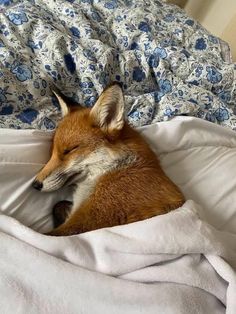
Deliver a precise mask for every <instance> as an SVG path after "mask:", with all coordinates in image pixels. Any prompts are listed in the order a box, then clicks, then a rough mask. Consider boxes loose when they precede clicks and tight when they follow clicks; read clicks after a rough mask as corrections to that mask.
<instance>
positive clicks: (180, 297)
mask: <svg viewBox="0 0 236 314" xmlns="http://www.w3.org/2000/svg"><path fill="white" fill-rule="evenodd" d="M141 131H142V132H143V134H144V136H146V137H147V139H148V140H149V141H150V143H151V144H152V146H153V149H154V150H156V151H157V152H158V154H159V155H160V159H161V162H162V165H163V167H164V168H165V170H166V172H167V173H168V175H169V176H170V177H171V178H172V179H173V180H174V181H175V182H177V183H178V185H179V186H180V187H181V189H182V190H183V191H184V193H185V195H186V197H187V198H190V197H192V198H193V199H194V200H195V201H198V202H199V203H201V205H203V206H202V207H200V206H198V205H196V203H194V202H193V201H187V202H186V203H185V204H184V206H183V207H182V208H180V209H178V210H176V211H174V212H171V213H169V214H167V215H163V216H159V217H154V218H152V219H149V220H145V221H141V222H137V223H133V224H130V225H125V226H118V227H114V228H109V229H103V230H97V231H93V232H89V233H85V234H82V235H77V236H71V237H66V238H54V237H46V236H44V235H41V234H39V233H37V232H36V231H33V230H32V229H30V228H27V227H25V226H24V225H23V224H21V223H20V222H18V221H17V220H15V219H14V218H11V217H8V216H6V215H0V241H1V246H0V309H1V311H0V312H1V313H3V314H12V313H22V314H25V313H27V314H28V313H30V314H31V313H32V314H34V313H40V314H44V313H50V314H54V313H55V314H60V313H61V314H65V313H66V314H67V313H68V314H72V313H88V314H90V313H92V314H93V313H95V314H96V313H98V314H103V313H108V314H112V313H129V314H130V313H145V314H146V313H147V314H149V313H181V314H182V313H186V314H187V313H188V314H189V313H191V314H192V313H204V314H205V313H225V311H226V313H232V314H235V312H236V298H235V296H236V273H235V269H236V221H235V213H236V202H235V200H236V195H235V194H236V192H235V191H236V189H235V184H236V182H235V179H234V178H235V174H234V172H233V170H232V169H234V167H235V162H236V159H235V158H236V156H235V155H236V154H235V148H236V138H235V133H234V132H232V131H230V130H225V129H223V128H221V127H218V126H215V125H213V124H210V123H207V122H204V121H201V120H198V119H192V118H185V119H181V120H179V119H177V120H174V121H172V122H168V123H159V124H156V125H152V126H148V127H144V128H142V129H141ZM1 132H5V133H4V136H2V137H1V138H0V168H1V177H0V196H1V197H0V209H1V210H2V213H5V214H8V215H13V216H15V217H17V218H18V219H19V220H21V221H22V222H24V224H27V225H30V226H33V227H34V229H38V230H39V229H40V230H43V229H45V228H48V227H49V226H50V218H49V213H50V210H51V206H52V204H53V202H55V201H56V199H59V198H63V197H64V195H61V192H60V194H59V195H58V194H38V193H37V192H34V191H32V190H31V188H30V183H31V182H32V180H33V174H34V173H35V172H36V171H37V170H38V169H39V168H40V167H41V166H42V164H43V163H44V162H45V161H46V159H47V158H48V155H47V154H46V152H47V149H48V147H49V144H50V135H46V134H44V133H41V132H38V131H37V132H34V131H20V132H17V131H14V130H11V131H7V130H6V131H1ZM16 132H17V133H16ZM27 132H29V133H28V135H27ZM2 134H3V133H2ZM13 134H14V136H13ZM29 135H30V136H29ZM17 137H18V138H17ZM11 144H12V145H11ZM26 147H30V148H31V150H27V149H26ZM16 161H17V162H16ZM33 161H34V162H33ZM10 182H11V185H10V184H8V183H10ZM204 221H207V222H210V223H211V224H213V225H214V226H215V227H216V228H214V227H212V226H210V225H209V224H207V223H206V222H204ZM217 229H221V230H222V231H219V230H217ZM223 230H224V231H223Z"/></svg>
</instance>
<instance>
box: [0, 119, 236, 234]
mask: <svg viewBox="0 0 236 314" xmlns="http://www.w3.org/2000/svg"><path fill="white" fill-rule="evenodd" d="M140 132H142V134H143V135H144V136H145V137H146V139H147V140H148V141H149V142H150V144H151V146H152V148H153V149H154V151H155V152H157V154H158V156H159V158H160V160H161V164H162V166H163V168H164V170H165V171H166V173H167V174H168V176H169V177H170V178H171V179H172V180H173V181H174V182H175V183H176V184H177V185H178V186H179V187H180V188H181V190H182V191H183V193H184V195H185V196H186V198H187V199H193V200H195V201H196V202H197V203H199V204H200V205H201V206H202V207H203V208H204V215H205V219H206V220H207V221H208V222H209V223H210V224H213V225H214V226H215V227H216V228H218V229H221V230H226V231H232V232H235V230H236V180H235V171H234V169H235V165H236V135H235V132H233V131H231V130H228V129H225V128H222V127H219V126H217V125H215V124H212V123H209V122H206V121H203V120H200V119H196V118H188V117H181V118H180V117H178V118H175V119H174V120H172V121H171V122H161V123H156V124H153V125H150V126H145V127H142V128H141V129H140ZM1 135H2V136H0V173H1V176H0V195H1V197H0V209H1V210H2V211H3V212H4V213H5V214H7V215H11V216H14V217H15V218H17V219H18V220H20V221H21V222H23V223H24V224H26V225H28V226H30V227H32V228H33V229H35V230H40V231H46V230H47V229H48V228H50V227H51V215H50V214H51V211H52V207H53V205H54V204H55V203H56V202H58V201H59V200H62V199H65V197H66V195H68V192H69V191H66V190H65V191H63V193H62V191H59V192H55V193H40V192H38V191H36V190H34V189H33V188H32V187H31V183H32V181H33V179H34V176H35V174H36V173H37V172H38V171H39V170H40V168H42V166H43V164H44V163H46V162H47V160H48V158H49V150H50V143H51V135H52V134H48V133H45V132H42V131H32V130H21V131H17V130H1Z"/></svg>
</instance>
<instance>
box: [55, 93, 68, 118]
mask: <svg viewBox="0 0 236 314" xmlns="http://www.w3.org/2000/svg"><path fill="white" fill-rule="evenodd" d="M52 92H53V94H54V95H55V96H56V98H57V100H58V102H59V105H60V107H61V112H62V116H63V117H65V116H66V115H67V114H68V113H69V112H70V110H69V107H68V106H67V104H66V102H65V101H64V99H63V98H62V97H61V96H60V95H59V94H58V93H57V92H55V91H54V90H53V91H52Z"/></svg>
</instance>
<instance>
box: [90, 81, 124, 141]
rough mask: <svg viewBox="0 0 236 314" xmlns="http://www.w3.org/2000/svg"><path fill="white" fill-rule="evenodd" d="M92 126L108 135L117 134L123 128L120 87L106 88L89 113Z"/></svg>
mask: <svg viewBox="0 0 236 314" xmlns="http://www.w3.org/2000/svg"><path fill="white" fill-rule="evenodd" d="M90 118H91V121H92V124H93V125H95V126H97V127H99V128H100V129H101V130H102V131H103V132H104V133H106V134H108V135H115V134H117V133H118V132H119V131H120V130H121V129H122V128H123V126H124V96H123V92H122V89H121V87H120V85H118V84H112V85H110V86H109V87H107V88H106V89H105V90H104V91H103V92H102V94H101V95H100V97H99V98H98V100H97V102H96V103H95V105H94V107H93V108H92V109H91V111H90Z"/></svg>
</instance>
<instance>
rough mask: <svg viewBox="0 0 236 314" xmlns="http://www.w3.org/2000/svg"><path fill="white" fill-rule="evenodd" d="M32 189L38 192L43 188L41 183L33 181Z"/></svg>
mask: <svg viewBox="0 0 236 314" xmlns="http://www.w3.org/2000/svg"><path fill="white" fill-rule="evenodd" d="M32 186H33V188H35V189H36V190H38V191H41V190H42V188H43V183H42V182H40V181H38V180H34V182H33V183H32Z"/></svg>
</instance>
